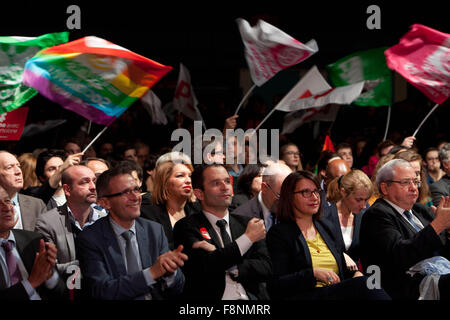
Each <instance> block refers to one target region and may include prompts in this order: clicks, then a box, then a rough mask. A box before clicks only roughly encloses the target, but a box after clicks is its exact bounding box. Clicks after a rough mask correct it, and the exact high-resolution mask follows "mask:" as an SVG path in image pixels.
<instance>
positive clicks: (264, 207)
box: [257, 191, 270, 217]
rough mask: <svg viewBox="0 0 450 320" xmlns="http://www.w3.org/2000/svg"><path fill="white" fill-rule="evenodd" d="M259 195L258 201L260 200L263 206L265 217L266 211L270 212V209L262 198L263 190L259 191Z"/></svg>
mask: <svg viewBox="0 0 450 320" xmlns="http://www.w3.org/2000/svg"><path fill="white" fill-rule="evenodd" d="M257 197H258V202H259V204H260V205H261V208H262V211H263V216H264V217H265V216H266V213H268V212H270V210H269V209H267V207H266V205H265V204H264V201H263V199H262V194H261V191H260V192H259V193H258V196H257Z"/></svg>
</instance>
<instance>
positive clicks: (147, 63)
mask: <svg viewBox="0 0 450 320" xmlns="http://www.w3.org/2000/svg"><path fill="white" fill-rule="evenodd" d="M171 69H172V67H170V66H165V65H162V64H160V63H158V62H155V61H153V60H150V59H148V58H145V57H143V56H141V55H138V54H136V53H134V52H131V51H130V50H128V49H125V48H123V47H120V46H118V45H115V44H113V43H111V42H109V41H106V40H103V39H101V38H97V37H93V36H90V37H85V38H82V39H78V40H76V41H72V42H69V43H67V44H62V45H58V46H54V47H51V48H47V49H44V50H42V51H40V52H39V53H38V54H37V55H36V56H35V57H33V58H32V59H30V60H28V62H27V63H26V65H25V74H24V79H23V83H24V84H25V85H27V86H30V87H33V88H35V89H36V90H38V91H39V93H40V94H42V95H43V96H45V97H47V98H48V99H50V100H52V101H54V102H56V103H59V104H60V105H61V106H62V107H64V108H66V109H68V110H71V111H73V112H76V113H78V114H79V115H81V116H83V117H85V118H87V119H89V120H91V121H93V122H95V123H98V124H103V125H107V126H108V125H110V124H111V123H113V122H114V120H115V119H117V118H118V117H119V116H120V115H121V114H122V113H123V112H125V111H126V110H127V109H128V107H129V106H131V105H132V104H133V102H135V101H136V100H137V99H139V98H140V97H142V96H143V95H144V94H145V93H146V92H147V91H148V89H149V88H151V87H152V86H153V85H154V84H155V83H156V82H158V81H159V80H160V79H161V78H162V77H163V76H165V75H166V74H167V72H169V71H170V70H171Z"/></svg>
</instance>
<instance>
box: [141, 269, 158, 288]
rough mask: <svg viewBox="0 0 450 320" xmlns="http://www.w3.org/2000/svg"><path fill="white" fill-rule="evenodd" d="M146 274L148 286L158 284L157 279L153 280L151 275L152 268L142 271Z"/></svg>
mask: <svg viewBox="0 0 450 320" xmlns="http://www.w3.org/2000/svg"><path fill="white" fill-rule="evenodd" d="M142 272H143V273H144V278H145V283H146V284H147V286H151V285H154V284H155V283H156V281H155V279H153V277H152V274H151V273H150V267H148V268H146V269H144V270H142Z"/></svg>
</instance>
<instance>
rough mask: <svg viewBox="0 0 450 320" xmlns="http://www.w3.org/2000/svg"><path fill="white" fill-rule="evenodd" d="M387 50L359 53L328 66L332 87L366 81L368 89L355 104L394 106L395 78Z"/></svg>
mask: <svg viewBox="0 0 450 320" xmlns="http://www.w3.org/2000/svg"><path fill="white" fill-rule="evenodd" d="M384 50H386V47H383V48H376V49H370V50H366V51H358V52H355V53H353V54H351V55H348V56H346V57H344V58H342V59H339V60H338V61H336V62H335V63H332V64H330V65H328V66H327V71H328V76H329V78H330V81H331V84H332V85H333V86H335V87H341V86H345V85H349V84H353V83H357V82H360V81H363V80H365V81H366V83H365V88H364V89H365V90H364V91H363V93H362V94H361V96H360V97H358V99H356V100H355V101H354V102H353V104H355V105H358V106H371V107H379V106H389V105H391V104H392V75H391V73H392V72H391V70H389V68H388V67H387V65H386V58H385V56H384Z"/></svg>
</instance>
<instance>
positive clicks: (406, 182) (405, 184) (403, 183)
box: [386, 180, 422, 188]
mask: <svg viewBox="0 0 450 320" xmlns="http://www.w3.org/2000/svg"><path fill="white" fill-rule="evenodd" d="M386 182H395V183H398V184H399V185H400V186H402V187H403V188H405V187H408V186H409V185H410V184H412V185H413V186H415V187H417V188H420V187H421V186H422V182H420V181H419V180H401V181H397V180H387V181H386Z"/></svg>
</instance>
